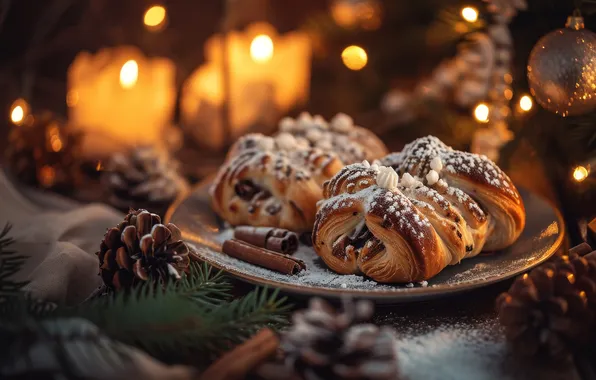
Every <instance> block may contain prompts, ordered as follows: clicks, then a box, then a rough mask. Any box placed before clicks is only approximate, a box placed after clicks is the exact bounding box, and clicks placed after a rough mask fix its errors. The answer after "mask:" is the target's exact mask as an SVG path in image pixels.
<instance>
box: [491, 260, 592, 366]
mask: <svg viewBox="0 0 596 380" xmlns="http://www.w3.org/2000/svg"><path fill="white" fill-rule="evenodd" d="M497 309H498V312H499V320H500V322H501V324H502V325H503V326H504V327H505V334H506V336H507V338H508V339H509V340H510V341H511V343H512V344H513V346H514V347H515V348H516V349H518V350H519V351H520V352H521V353H523V354H527V355H544V356H548V357H552V358H555V359H561V360H562V359H566V358H569V356H570V353H571V351H573V350H575V349H577V348H578V347H581V346H582V345H585V344H586V343H587V342H588V341H589V340H590V339H591V338H592V337H593V333H594V331H593V330H594V322H595V320H594V316H595V313H594V312H595V311H596V257H593V256H592V255H590V256H587V257H580V256H579V255H577V254H575V253H570V254H569V255H566V256H561V257H556V258H554V259H553V260H551V261H550V262H548V263H546V264H543V265H541V266H540V267H538V268H535V269H534V270H532V271H531V272H530V273H529V274H524V275H523V276H521V277H519V278H517V279H516V280H515V282H514V283H513V285H512V286H511V288H510V289H509V291H508V292H507V293H503V294H501V295H500V296H499V298H498V299H497Z"/></svg>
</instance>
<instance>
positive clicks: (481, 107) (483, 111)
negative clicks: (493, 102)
mask: <svg viewBox="0 0 596 380" xmlns="http://www.w3.org/2000/svg"><path fill="white" fill-rule="evenodd" d="M489 113H490V109H489V108H488V106H487V105H486V104H484V103H480V104H478V105H477V106H476V108H475V109H474V117H475V118H476V120H477V121H478V122H480V123H488V115H489Z"/></svg>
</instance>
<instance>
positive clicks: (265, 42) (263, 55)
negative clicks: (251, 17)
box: [250, 34, 273, 63]
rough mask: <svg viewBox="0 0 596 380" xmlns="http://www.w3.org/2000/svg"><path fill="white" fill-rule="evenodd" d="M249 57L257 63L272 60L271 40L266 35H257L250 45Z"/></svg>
mask: <svg viewBox="0 0 596 380" xmlns="http://www.w3.org/2000/svg"><path fill="white" fill-rule="evenodd" d="M250 57H251V58H252V60H253V61H255V62H257V63H265V62H268V61H270V60H271V58H273V40H272V39H271V37H269V36H268V35H266V34H259V35H258V36H256V37H255V38H254V39H253V40H252V42H251V43H250Z"/></svg>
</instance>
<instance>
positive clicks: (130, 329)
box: [53, 264, 288, 364]
mask: <svg viewBox="0 0 596 380" xmlns="http://www.w3.org/2000/svg"><path fill="white" fill-rule="evenodd" d="M229 290H230V284H229V283H227V282H226V281H225V280H224V277H223V275H222V274H221V272H218V273H215V274H213V273H212V271H211V269H210V268H209V267H208V266H206V265H203V266H200V265H198V264H195V265H193V267H192V269H191V274H190V275H189V276H188V277H187V278H185V279H183V280H182V281H181V282H179V283H176V284H170V285H168V286H166V288H165V289H156V288H155V287H154V286H151V285H150V284H146V285H143V286H139V287H137V288H135V289H133V290H132V291H131V292H129V293H125V292H120V293H117V294H116V295H114V296H113V297H103V298H99V299H95V300H91V301H89V302H86V303H83V304H81V305H80V306H78V307H77V308H73V309H66V310H57V311H56V312H55V313H54V314H53V316H56V315H57V316H67V317H68V316H77V317H81V318H86V319H88V320H89V321H91V322H93V323H94V324H96V325H97V326H98V327H99V328H100V329H101V330H102V331H104V332H105V333H106V334H107V335H108V336H110V337H111V338H113V339H117V340H119V341H121V342H124V343H127V344H131V345H135V346H137V347H140V348H142V349H144V350H145V351H146V352H148V353H149V354H151V355H153V356H156V357H158V358H161V359H162V360H167V361H168V362H178V363H180V362H187V361H189V360H190V359H191V358H193V359H192V360H193V361H194V362H195V364H196V361H197V360H198V359H197V358H204V359H206V360H209V359H211V358H213V357H215V355H217V354H218V353H221V352H222V351H225V350H227V349H229V348H230V347H231V346H232V345H235V344H238V343H241V342H243V341H244V340H245V339H246V338H248V337H250V336H251V335H252V334H253V333H254V332H256V331H257V330H258V329H260V328H261V327H263V326H271V327H277V326H280V325H282V324H284V323H285V322H286V319H285V318H284V316H283V314H284V312H285V311H287V309H288V307H287V306H284V303H285V299H280V298H279V297H278V293H277V292H268V291H267V290H255V291H253V292H251V293H249V294H248V295H247V296H245V297H244V298H242V299H238V300H233V301H229V299H230V295H229Z"/></svg>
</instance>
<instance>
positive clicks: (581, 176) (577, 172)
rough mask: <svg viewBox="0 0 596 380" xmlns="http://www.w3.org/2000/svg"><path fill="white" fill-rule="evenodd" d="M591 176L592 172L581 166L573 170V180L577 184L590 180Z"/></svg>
mask: <svg viewBox="0 0 596 380" xmlns="http://www.w3.org/2000/svg"><path fill="white" fill-rule="evenodd" d="M589 174H590V172H589V171H588V169H586V168H585V167H584V166H581V165H580V166H578V167H576V168H575V169H574V170H573V179H574V180H575V181H576V182H583V181H584V180H585V179H586V178H588V175H589Z"/></svg>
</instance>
